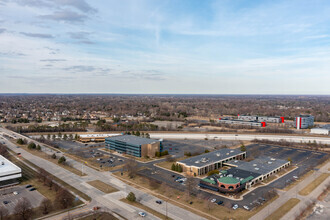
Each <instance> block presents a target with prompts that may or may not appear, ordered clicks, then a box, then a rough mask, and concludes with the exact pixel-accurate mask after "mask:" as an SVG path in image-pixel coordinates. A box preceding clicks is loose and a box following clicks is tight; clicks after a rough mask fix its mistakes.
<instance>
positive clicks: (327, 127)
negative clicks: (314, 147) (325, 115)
mask: <svg viewBox="0 0 330 220" xmlns="http://www.w3.org/2000/svg"><path fill="white" fill-rule="evenodd" d="M329 133H330V124H327V125H323V126H322V127H318V128H312V129H311V134H322V135H329Z"/></svg>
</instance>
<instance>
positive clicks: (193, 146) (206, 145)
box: [163, 140, 239, 157]
mask: <svg viewBox="0 0 330 220" xmlns="http://www.w3.org/2000/svg"><path fill="white" fill-rule="evenodd" d="M237 144H239V142H238V141H221V140H164V141H163V150H164V151H165V150H167V151H168V152H169V154H171V155H175V157H182V156H184V153H185V152H190V153H191V154H195V153H196V154H200V153H204V152H205V150H209V151H212V150H215V149H221V148H223V147H225V146H227V147H231V146H235V145H237Z"/></svg>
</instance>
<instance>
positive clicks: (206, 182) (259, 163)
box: [199, 157, 290, 193]
mask: <svg viewBox="0 0 330 220" xmlns="http://www.w3.org/2000/svg"><path fill="white" fill-rule="evenodd" d="M224 165H226V166H230V167H232V168H230V169H227V170H222V171H220V173H219V174H214V175H211V176H208V177H206V178H204V179H202V180H201V181H200V183H199V186H200V187H202V188H206V189H210V190H213V191H217V192H222V193H237V192H239V191H242V190H244V189H248V188H250V187H251V186H253V185H254V184H257V183H259V182H261V181H263V180H265V179H267V178H269V177H270V176H271V175H274V174H275V173H277V172H279V171H281V170H282V169H284V168H286V167H288V166H289V165H290V161H287V160H281V159H275V158H272V157H260V158H257V159H255V160H252V161H250V162H246V161H241V160H231V161H228V162H226V163H224Z"/></svg>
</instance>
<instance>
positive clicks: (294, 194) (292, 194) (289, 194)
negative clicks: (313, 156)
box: [250, 163, 330, 220]
mask: <svg viewBox="0 0 330 220" xmlns="http://www.w3.org/2000/svg"><path fill="white" fill-rule="evenodd" d="M329 167H330V163H327V164H326V165H324V166H323V167H322V168H321V169H320V170H318V171H316V172H314V173H313V174H312V175H310V176H308V177H307V178H305V179H304V180H303V181H301V182H300V183H298V184H297V185H296V186H294V187H293V188H291V189H290V190H288V191H281V190H278V193H279V198H278V199H276V200H275V201H273V202H272V203H271V204H269V205H268V206H267V207H265V208H264V209H262V210H261V211H260V212H258V213H257V214H256V215H254V216H252V217H251V218H250V219H252V220H262V219H265V218H267V217H268V216H269V215H270V214H272V212H274V211H276V210H277V209H278V208H279V207H281V206H282V205H283V204H284V203H286V202H287V201H288V200H289V199H290V198H298V199H300V202H299V203H298V204H297V205H296V206H295V207H294V208H293V209H291V210H290V211H289V212H288V213H287V214H286V215H285V216H283V218H282V219H283V220H284V219H285V220H287V219H295V215H298V214H299V212H300V211H301V208H304V207H305V206H306V203H307V202H310V201H311V200H312V199H314V198H317V197H318V196H319V195H320V194H321V192H322V191H323V187H324V186H325V185H326V184H328V183H329V181H330V178H327V179H326V180H325V181H324V182H323V183H322V184H320V185H319V186H318V187H317V188H316V189H315V190H314V191H313V192H312V193H310V194H309V195H307V196H301V195H299V194H298V192H299V191H300V190H301V189H303V188H304V187H305V186H307V185H308V184H309V183H311V182H312V181H314V180H315V179H316V178H317V177H318V176H320V175H321V174H322V173H329V171H328V168H329Z"/></svg>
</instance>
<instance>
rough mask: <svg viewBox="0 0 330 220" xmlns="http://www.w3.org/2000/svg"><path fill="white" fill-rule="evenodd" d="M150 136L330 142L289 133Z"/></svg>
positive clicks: (329, 142)
mask: <svg viewBox="0 0 330 220" xmlns="http://www.w3.org/2000/svg"><path fill="white" fill-rule="evenodd" d="M150 137H151V138H155V139H160V138H163V139H186V138H187V139H205V138H207V139H209V140H210V139H219V140H220V139H221V140H242V141H252V140H253V139H260V140H262V139H267V140H271V141H280V140H286V141H290V142H298V143H300V142H306V143H308V142H309V141H310V142H313V141H314V140H315V141H316V142H317V143H321V144H330V138H329V137H311V136H290V135H261V134H260V135H258V134H255V135H254V134H253V135H252V134H251V135H250V134H221V133H219V134H216V133H212V134H208V133H150Z"/></svg>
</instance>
